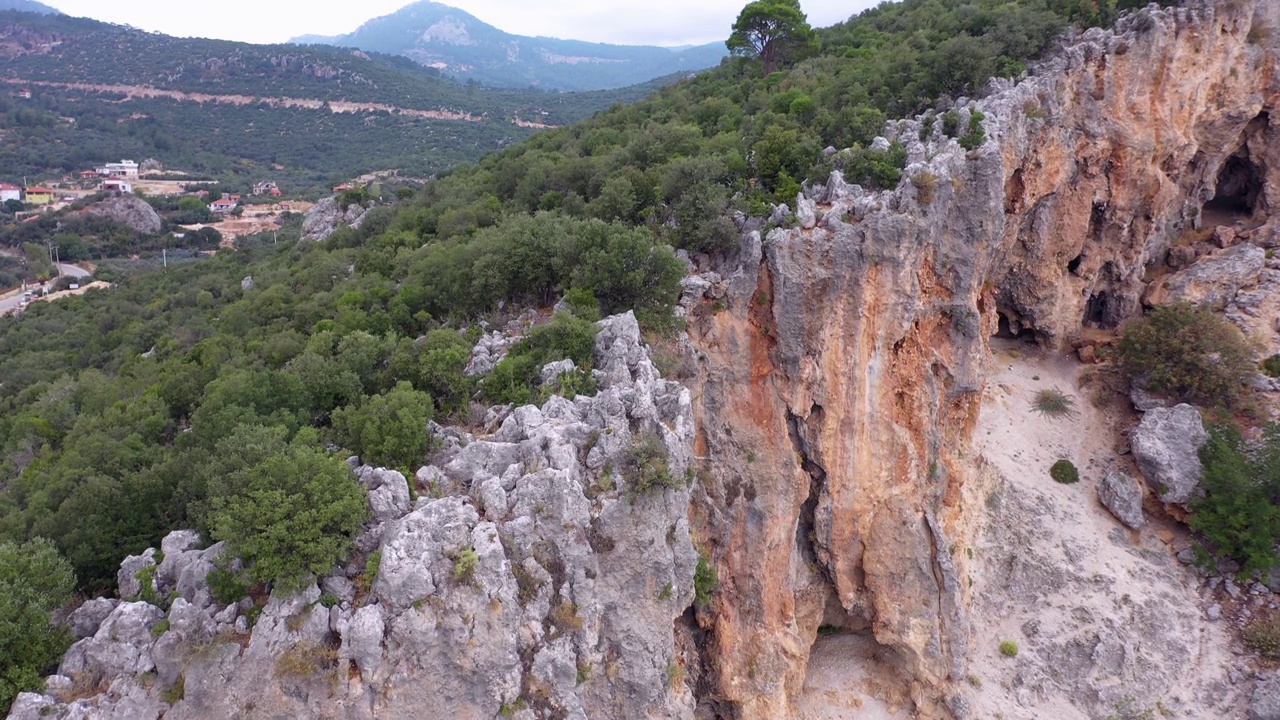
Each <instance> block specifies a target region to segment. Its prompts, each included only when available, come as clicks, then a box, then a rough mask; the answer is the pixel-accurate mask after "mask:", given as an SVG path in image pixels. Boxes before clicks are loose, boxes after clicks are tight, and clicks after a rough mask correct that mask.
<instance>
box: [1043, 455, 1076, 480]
mask: <svg viewBox="0 0 1280 720" xmlns="http://www.w3.org/2000/svg"><path fill="white" fill-rule="evenodd" d="M1049 477H1051V478H1053V479H1054V480H1056V481H1057V482H1060V483H1062V484H1063V485H1071V484H1073V483H1078V482H1080V472H1079V471H1078V470H1076V466H1075V465H1074V464H1072V462H1071V461H1070V460H1066V459H1063V460H1059V461H1058V462H1056V463H1054V464H1053V466H1052V467H1050V468H1049Z"/></svg>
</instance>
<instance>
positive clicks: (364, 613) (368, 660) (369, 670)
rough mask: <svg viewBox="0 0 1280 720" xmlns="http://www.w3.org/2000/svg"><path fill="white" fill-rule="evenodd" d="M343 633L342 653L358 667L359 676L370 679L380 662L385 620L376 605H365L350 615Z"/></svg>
mask: <svg viewBox="0 0 1280 720" xmlns="http://www.w3.org/2000/svg"><path fill="white" fill-rule="evenodd" d="M346 629H347V631H346V633H344V634H343V638H342V640H343V648H342V655H343V656H344V657H348V658H350V659H351V660H352V661H353V662H355V664H356V667H358V668H360V677H362V678H370V679H372V678H373V677H374V676H375V674H376V673H377V672H378V668H379V666H381V664H382V636H383V633H384V632H385V630H386V620H385V619H384V618H383V617H382V609H381V608H380V607H379V606H378V605H365V606H364V607H362V608H359V609H358V610H356V611H355V613H354V614H353V615H352V617H351V621H350V623H348V625H347V628H346Z"/></svg>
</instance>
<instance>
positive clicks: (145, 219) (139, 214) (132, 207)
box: [84, 193, 163, 235]
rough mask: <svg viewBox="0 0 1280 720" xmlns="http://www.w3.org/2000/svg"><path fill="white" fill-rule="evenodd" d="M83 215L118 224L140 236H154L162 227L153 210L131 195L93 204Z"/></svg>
mask: <svg viewBox="0 0 1280 720" xmlns="http://www.w3.org/2000/svg"><path fill="white" fill-rule="evenodd" d="M84 214H85V215H93V216H96V217H103V218H106V219H108V220H111V221H112V222H117V223H120V224H121V225H124V226H125V227H127V228H129V229H130V230H132V231H134V232H136V233H138V234H141V235H155V234H157V233H159V232H160V229H161V228H162V227H163V222H162V221H161V220H160V216H159V215H158V214H157V213H156V211H155V208H153V207H151V205H150V204H148V203H147V201H146V200H143V199H142V198H140V197H138V196H137V195H134V194H132V193H122V194H120V195H115V196H112V197H109V198H106V199H105V200H102V201H101V202H98V203H94V204H93V205H90V206H89V207H87V208H85V209H84Z"/></svg>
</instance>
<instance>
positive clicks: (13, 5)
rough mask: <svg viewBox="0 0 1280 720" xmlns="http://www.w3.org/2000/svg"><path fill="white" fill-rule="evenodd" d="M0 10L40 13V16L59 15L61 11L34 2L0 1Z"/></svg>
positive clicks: (27, 0)
mask: <svg viewBox="0 0 1280 720" xmlns="http://www.w3.org/2000/svg"><path fill="white" fill-rule="evenodd" d="M0 10H19V11H21V12H33V13H40V14H41V15H61V14H62V11H61V10H59V9H57V8H51V7H49V6H48V5H45V4H44V3H38V2H35V0H0Z"/></svg>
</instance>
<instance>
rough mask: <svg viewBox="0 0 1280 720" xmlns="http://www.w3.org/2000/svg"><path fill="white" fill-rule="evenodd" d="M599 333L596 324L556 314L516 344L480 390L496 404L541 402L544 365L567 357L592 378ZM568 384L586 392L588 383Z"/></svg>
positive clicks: (482, 383)
mask: <svg viewBox="0 0 1280 720" xmlns="http://www.w3.org/2000/svg"><path fill="white" fill-rule="evenodd" d="M597 332H599V328H598V327H596V325H595V323H592V322H589V321H587V320H584V319H582V318H579V317H575V316H574V315H572V314H570V313H564V312H561V313H556V316H555V317H554V318H552V320H551V322H549V323H547V324H545V325H540V326H538V327H536V328H534V329H533V330H532V331H531V332H530V333H529V334H528V335H526V336H525V337H524V339H522V340H521V341H520V342H518V343H516V344H515V345H513V346H512V347H511V350H510V352H508V353H507V356H506V357H505V358H503V359H502V362H500V363H498V364H497V365H496V366H495V367H494V369H493V372H492V373H490V375H489V377H486V378H485V379H484V380H482V381H481V382H480V389H481V390H482V391H483V392H484V395H485V397H486V398H487V399H488V400H489V401H490V402H493V403H512V404H515V405H523V404H526V403H529V402H533V401H535V400H537V399H539V390H540V388H541V385H542V366H543V365H546V364H547V363H550V362H555V361H557V360H564V359H566V358H567V359H569V360H573V362H574V364H575V365H577V367H578V369H579V370H580V371H583V372H585V373H587V374H588V375H587V377H588V378H589V377H590V375H589V373H590V370H591V360H592V356H593V355H594V352H595V341H596V333H597ZM569 382H579V385H578V387H581V388H582V389H583V390H584V391H585V388H586V386H585V384H583V383H585V382H586V381H585V380H583V381H573V380H570V381H569Z"/></svg>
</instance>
